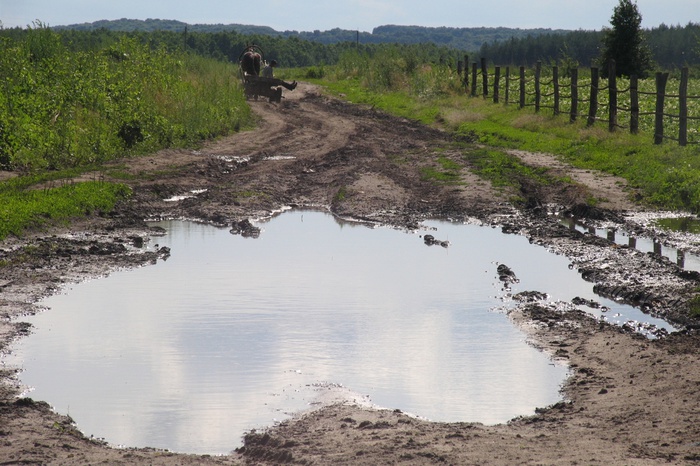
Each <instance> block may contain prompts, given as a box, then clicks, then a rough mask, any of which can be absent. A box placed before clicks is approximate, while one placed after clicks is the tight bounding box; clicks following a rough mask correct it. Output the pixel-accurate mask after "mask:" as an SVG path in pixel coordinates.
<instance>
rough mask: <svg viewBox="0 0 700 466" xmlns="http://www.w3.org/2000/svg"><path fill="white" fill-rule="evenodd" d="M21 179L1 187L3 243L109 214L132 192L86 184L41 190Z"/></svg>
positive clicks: (120, 186) (118, 186) (123, 187)
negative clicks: (25, 234)
mask: <svg viewBox="0 0 700 466" xmlns="http://www.w3.org/2000/svg"><path fill="white" fill-rule="evenodd" d="M22 178H24V177H22ZM22 178H17V179H15V180H11V181H10V182H5V183H2V184H1V185H0V186H1V187H2V189H0V240H2V239H5V238H6V237H8V236H10V235H14V236H22V234H23V233H24V232H25V231H27V230H28V229H41V228H44V227H46V226H48V225H54V224H65V223H68V222H69V221H70V220H71V219H74V218H77V217H83V216H86V215H95V214H98V215H99V214H105V213H108V212H110V211H111V210H112V209H114V206H115V205H116V203H117V202H118V201H119V200H121V199H125V198H127V197H128V196H129V195H130V193H131V190H130V189H129V188H128V187H127V186H126V185H123V184H117V183H105V182H101V181H86V182H80V183H68V184H63V185H61V186H58V187H43V188H41V187H37V185H36V183H32V182H31V181H29V180H24V179H22ZM34 181H36V179H35V180H34Z"/></svg>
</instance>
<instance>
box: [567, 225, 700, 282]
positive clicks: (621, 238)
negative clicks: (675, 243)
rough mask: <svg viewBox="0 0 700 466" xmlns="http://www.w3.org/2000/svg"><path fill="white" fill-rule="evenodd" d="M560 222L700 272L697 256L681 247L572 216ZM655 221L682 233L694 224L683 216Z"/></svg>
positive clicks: (699, 260)
mask: <svg viewBox="0 0 700 466" xmlns="http://www.w3.org/2000/svg"><path fill="white" fill-rule="evenodd" d="M560 223H561V224H562V225H565V226H567V227H569V228H571V229H572V230H577V231H580V232H581V233H588V234H591V235H596V236H599V237H601V238H606V239H608V240H609V241H612V242H614V243H615V244H619V245H621V246H628V247H630V248H633V249H636V250H638V251H640V252H646V253H652V254H656V255H657V256H661V257H665V258H666V259H668V260H669V261H671V262H673V263H675V264H676V265H678V266H679V267H681V268H683V269H685V270H691V271H695V272H700V257H699V256H697V255H695V254H689V253H688V252H686V251H685V250H683V249H679V248H675V247H671V246H664V245H663V244H662V243H661V242H659V241H657V240H655V239H654V238H648V237H643V236H637V235H634V234H631V233H630V232H628V231H626V230H625V229H624V228H617V227H616V228H599V227H595V226H587V225H584V224H582V223H581V222H579V221H578V220H577V219H574V218H562V219H561V221H560ZM655 223H656V224H657V225H658V226H660V227H662V228H665V229H668V230H672V231H677V232H684V233H694V232H693V231H692V229H693V228H694V225H695V224H696V222H695V221H691V220H690V219H685V218H666V219H659V220H656V221H655ZM684 228H687V229H684Z"/></svg>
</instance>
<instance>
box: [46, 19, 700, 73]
mask: <svg viewBox="0 0 700 466" xmlns="http://www.w3.org/2000/svg"><path fill="white" fill-rule="evenodd" d="M54 29H56V30H64V31H65V30H73V31H97V30H107V31H115V32H116V31H120V32H141V33H147V32H148V33H150V32H171V33H180V34H190V35H192V34H200V35H205V36H206V35H211V37H219V38H220V37H231V36H230V34H232V33H234V34H238V35H241V36H249V37H253V38H255V39H256V40H257V41H258V43H259V42H261V39H260V38H263V37H264V38H267V39H262V42H273V43H275V44H281V43H284V41H279V40H280V39H290V40H292V42H291V44H293V45H294V46H295V49H294V50H289V51H285V56H286V57H287V58H288V59H287V61H286V64H287V66H307V65H311V64H319V63H325V64H332V63H333V57H334V56H337V54H336V53H335V52H334V50H333V49H334V48H336V47H339V44H344V43H355V44H364V45H367V44H382V43H396V44H434V45H437V46H440V47H447V48H449V49H453V50H454V51H455V54H454V55H455V56H458V55H461V54H462V53H467V54H469V55H470V56H471V57H472V58H475V57H476V56H478V57H485V58H487V60H488V61H489V62H490V63H496V64H500V65H523V66H531V65H533V64H534V63H536V62H537V61H542V62H544V63H562V62H563V63H567V64H578V65H580V66H591V65H592V64H593V63H594V62H595V60H596V59H597V58H598V57H599V56H600V46H601V41H602V38H603V31H602V30H600V31H588V30H576V31H570V30H561V29H557V30H552V29H513V28H486V27H481V28H450V27H422V26H396V25H384V26H379V27H376V28H374V29H373V30H372V32H362V31H351V30H347V29H339V28H336V29H331V30H328V31H319V30H316V31H276V30H275V29H273V28H271V27H268V26H253V25H243V24H227V25H225V24H192V25H191V24H187V23H184V22H181V21H175V20H161V19H148V20H134V19H120V20H114V21H106V20H104V21H97V22H94V23H84V24H74V25H69V26H58V27H55V28H54ZM645 33H646V37H647V42H648V44H649V47H650V49H651V51H652V54H653V58H654V60H655V62H656V64H657V66H658V67H660V68H664V69H673V68H679V67H682V66H694V65H700V24H698V23H692V22H689V23H688V24H686V25H685V26H681V25H675V26H668V25H665V24H661V25H660V26H658V27H655V28H652V29H647V30H645ZM222 35H223V36H222ZM227 35H228V36H227ZM269 38H273V39H278V41H275V40H270V39H269ZM299 41H302V42H299ZM198 42H199V43H200V44H199V45H198V47H199V49H200V50H202V47H201V42H202V40H199V41H198ZM204 42H207V41H206V40H204ZM215 42H218V43H219V44H221V43H222V41H221V40H220V39H216V40H215ZM224 42H225V41H224ZM301 44H305V45H303V47H302V46H301ZM318 44H322V45H328V46H331V47H330V49H328V50H327V53H319V50H321V49H319V48H318ZM208 48H209V49H210V50H209V52H207V53H208V54H210V55H213V56H217V55H218V56H231V53H229V52H227V51H225V50H223V49H225V48H226V47H224V48H223V49H222V47H218V48H219V50H215V49H216V48H217V47H211V46H209V47H208ZM274 48H275V49H278V48H279V47H278V46H277V45H275V47H274ZM283 48H284V47H283ZM300 48H303V49H307V51H308V53H306V52H301V53H300V52H299V49H300ZM340 48H341V49H342V48H343V46H340ZM457 52H459V53H457ZM442 55H443V56H444V55H445V54H444V53H443V54H442ZM311 58H313V59H314V60H316V62H315V63H309V59H311ZM319 60H320V61H319Z"/></svg>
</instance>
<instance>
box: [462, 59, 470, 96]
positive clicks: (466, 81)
mask: <svg viewBox="0 0 700 466" xmlns="http://www.w3.org/2000/svg"><path fill="white" fill-rule="evenodd" d="M463 83H464V90H465V92H469V55H465V56H464V81H463Z"/></svg>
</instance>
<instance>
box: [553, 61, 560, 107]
mask: <svg viewBox="0 0 700 466" xmlns="http://www.w3.org/2000/svg"><path fill="white" fill-rule="evenodd" d="M552 83H553V84H554V115H555V116H556V115H559V67H558V66H553V67H552Z"/></svg>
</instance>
